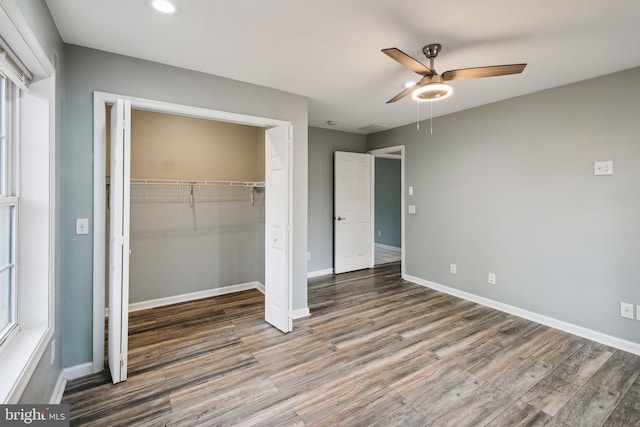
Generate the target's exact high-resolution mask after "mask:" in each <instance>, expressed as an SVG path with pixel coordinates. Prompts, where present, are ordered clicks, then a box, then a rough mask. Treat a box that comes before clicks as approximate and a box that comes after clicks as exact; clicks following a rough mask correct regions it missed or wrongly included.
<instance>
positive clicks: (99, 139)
mask: <svg viewBox="0 0 640 427" xmlns="http://www.w3.org/2000/svg"><path fill="white" fill-rule="evenodd" d="M0 1H1V0H0ZM118 98H121V99H125V100H129V101H131V108H135V109H140V110H146V111H155V112H160V113H168V114H176V115H182V116H189V117H197V118H202V119H209V120H218V121H225V122H230V123H237V124H244V125H249V126H257V127H264V128H270V127H275V126H289V129H290V130H289V135H290V137H289V142H288V145H287V147H288V150H289V153H288V157H289V170H288V175H289V176H288V179H289V192H291V191H292V188H293V187H292V180H293V167H292V165H293V148H292V144H293V137H292V124H291V122H290V121H286V120H277V119H270V118H265V117H258V116H251V115H247V114H238V113H230V112H226V111H219V110H213V109H208V108H200V107H193V106H188V105H182V104H174V103H170V102H162V101H154V100H150V99H144V98H136V97H131V96H125V95H120V94H114V93H106V92H99V91H95V92H93V153H94V154H93V156H94V157H93V208H94V209H93V356H92V357H93V359H92V360H93V372H99V371H101V370H102V369H104V315H103V314H104V307H105V301H104V296H105V281H104V279H105V239H104V232H103V231H104V230H105V229H106V228H105V227H106V218H105V209H104V204H105V186H106V182H105V181H106V179H105V177H106V164H105V163H106V146H105V143H104V142H105V141H104V138H105V135H106V108H105V106H106V105H107V104H113V103H114V102H115V101H116V100H117V99H118ZM288 200H289V207H288V208H289V221H292V220H293V215H292V212H293V197H292V195H291V194H289V197H288ZM289 228H290V226H289ZM288 235H289V237H288V239H287V240H288V245H289V256H288V259H287V262H288V268H287V279H288V283H289V292H288V293H289V307H291V299H292V294H293V292H292V286H293V284H292V274H293V273H292V272H293V261H292V256H293V251H292V250H291V249H292V248H293V246H292V244H293V243H292V242H293V233H291V232H289V233H288Z"/></svg>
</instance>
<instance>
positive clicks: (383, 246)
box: [374, 243, 402, 252]
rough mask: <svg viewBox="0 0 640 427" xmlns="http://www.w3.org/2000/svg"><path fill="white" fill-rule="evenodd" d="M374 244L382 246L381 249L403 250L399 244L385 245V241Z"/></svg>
mask: <svg viewBox="0 0 640 427" xmlns="http://www.w3.org/2000/svg"><path fill="white" fill-rule="evenodd" d="M374 246H375V247H376V248H380V249H388V250H390V251H396V252H401V251H402V248H399V247H397V246H390V245H385V244H384V243H374Z"/></svg>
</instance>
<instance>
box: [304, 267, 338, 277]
mask: <svg viewBox="0 0 640 427" xmlns="http://www.w3.org/2000/svg"><path fill="white" fill-rule="evenodd" d="M329 274H333V268H325V269H324V270H316V271H309V272H308V273H307V279H310V278H312V277H320V276H327V275H329Z"/></svg>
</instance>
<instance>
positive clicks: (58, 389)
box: [49, 371, 67, 405]
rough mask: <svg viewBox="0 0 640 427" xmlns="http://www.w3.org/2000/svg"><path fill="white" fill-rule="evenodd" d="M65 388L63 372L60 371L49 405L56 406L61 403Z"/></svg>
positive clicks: (65, 382)
mask: <svg viewBox="0 0 640 427" xmlns="http://www.w3.org/2000/svg"><path fill="white" fill-rule="evenodd" d="M66 387H67V379H66V378H65V377H64V371H62V372H60V375H58V381H56V385H55V387H53V392H52V393H51V397H50V398H49V404H50V405H58V404H59V403H60V402H61V401H62V396H63V395H64V389H65V388H66Z"/></svg>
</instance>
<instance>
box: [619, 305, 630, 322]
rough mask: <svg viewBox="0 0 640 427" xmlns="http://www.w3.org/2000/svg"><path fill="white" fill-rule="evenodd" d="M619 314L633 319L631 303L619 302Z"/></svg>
mask: <svg viewBox="0 0 640 427" xmlns="http://www.w3.org/2000/svg"><path fill="white" fill-rule="evenodd" d="M620 316H622V317H626V318H627V319H633V304H629V303H626V302H621V303H620Z"/></svg>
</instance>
